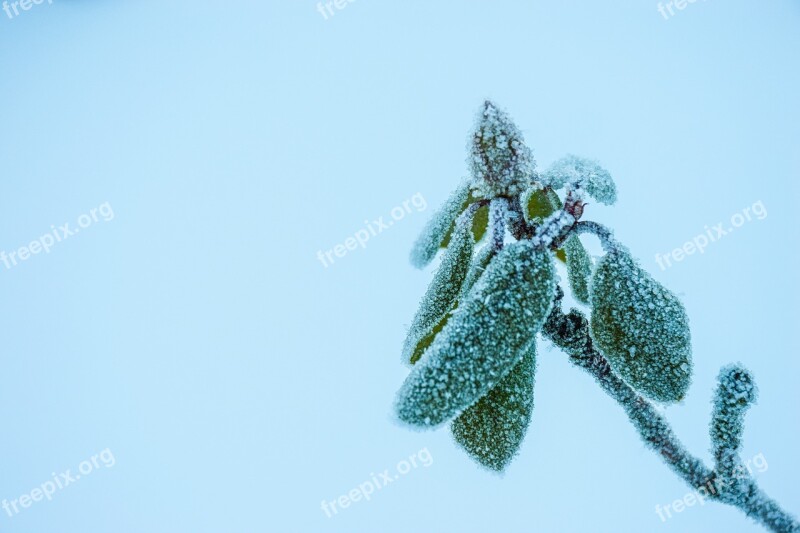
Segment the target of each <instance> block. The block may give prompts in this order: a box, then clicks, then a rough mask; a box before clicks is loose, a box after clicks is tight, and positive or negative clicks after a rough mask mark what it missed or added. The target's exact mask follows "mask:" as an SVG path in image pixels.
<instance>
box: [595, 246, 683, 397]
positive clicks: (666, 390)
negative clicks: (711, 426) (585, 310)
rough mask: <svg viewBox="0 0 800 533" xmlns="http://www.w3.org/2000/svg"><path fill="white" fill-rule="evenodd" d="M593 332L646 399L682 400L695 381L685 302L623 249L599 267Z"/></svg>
mask: <svg viewBox="0 0 800 533" xmlns="http://www.w3.org/2000/svg"><path fill="white" fill-rule="evenodd" d="M590 301H591V306H592V317H591V333H592V339H594V341H595V343H596V344H597V346H598V348H599V349H600V351H601V352H602V353H603V355H605V356H606V358H608V360H609V362H610V363H611V366H612V367H613V368H614V370H615V371H616V372H617V373H618V374H619V375H620V376H621V377H622V378H623V379H624V380H625V381H627V382H628V383H629V384H630V385H631V386H632V387H633V388H634V389H636V390H637V391H639V392H640V393H641V394H644V395H645V396H648V397H650V398H652V399H654V400H658V401H661V402H674V401H678V400H681V399H682V398H683V396H684V395H685V394H686V391H687V389H688V388H689V383H690V379H691V342H690V334H689V321H688V318H687V316H686V311H685V310H684V308H683V304H681V302H680V300H678V298H677V297H676V296H675V295H674V294H672V293H671V292H670V291H669V290H667V289H666V288H665V287H664V286H662V285H661V284H660V283H658V282H657V281H656V280H654V279H653V278H652V277H651V276H650V275H649V274H648V273H647V272H645V271H644V270H642V268H641V267H640V266H639V265H638V264H637V263H636V261H635V260H634V259H633V258H632V257H631V256H630V254H629V253H628V251H627V250H626V249H624V248H622V247H619V248H617V249H616V250H615V251H612V252H609V253H607V254H606V255H605V256H604V257H603V258H602V259H601V260H600V262H599V264H598V265H597V269H596V270H595V272H594V276H593V278H592V282H591V287H590Z"/></svg>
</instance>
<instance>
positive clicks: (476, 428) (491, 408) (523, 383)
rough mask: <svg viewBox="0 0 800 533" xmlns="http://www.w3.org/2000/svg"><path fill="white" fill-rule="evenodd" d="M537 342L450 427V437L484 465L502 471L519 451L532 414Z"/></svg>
mask: <svg viewBox="0 0 800 533" xmlns="http://www.w3.org/2000/svg"><path fill="white" fill-rule="evenodd" d="M535 371H536V342H532V343H531V346H530V348H529V349H528V350H527V351H526V352H525V355H524V356H523V358H522V360H521V361H520V362H519V363H517V364H516V366H515V367H514V368H513V370H511V372H509V374H508V375H507V376H506V377H504V378H503V379H502V380H501V381H500V383H498V384H497V386H495V387H494V388H493V389H492V390H490V391H489V393H488V394H487V395H486V396H484V397H483V398H481V399H480V400H478V403H476V404H475V405H473V406H471V407H469V408H468V409H467V410H466V411H464V412H463V413H461V415H459V416H458V418H456V419H455V420H453V423H452V425H451V430H452V432H453V437H455V440H456V442H457V443H458V444H459V445H460V446H462V447H463V448H464V449H465V450H466V451H467V453H468V454H469V455H471V456H472V457H473V458H474V459H475V460H476V461H478V462H479V463H480V464H482V465H483V466H485V467H487V468H490V469H492V470H496V471H498V472H501V471H503V470H504V469H505V467H506V466H508V464H509V463H510V462H511V460H512V459H513V458H514V456H515V455H516V453H517V451H518V450H519V447H520V445H521V444H522V440H523V438H524V437H525V433H526V432H527V430H528V425H529V423H530V420H531V412H532V411H533V381H534V374H535Z"/></svg>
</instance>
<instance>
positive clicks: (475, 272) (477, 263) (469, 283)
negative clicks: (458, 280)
mask: <svg viewBox="0 0 800 533" xmlns="http://www.w3.org/2000/svg"><path fill="white" fill-rule="evenodd" d="M496 254H497V252H496V251H495V249H494V248H493V247H492V246H491V245H486V246H484V247H483V248H481V249H480V250H478V252H477V253H476V254H475V257H473V258H472V264H471V265H470V267H469V271H467V277H466V278H465V279H464V285H463V286H462V287H461V297H460V300H462V301H463V300H464V299H466V297H467V294H469V291H470V289H472V287H473V286H474V285H475V283H476V282H477V281H478V280H479V279H480V277H481V276H482V275H483V273H484V272H485V271H486V268H487V267H488V266H489V263H490V262H491V260H492V258H494V256H495V255H496Z"/></svg>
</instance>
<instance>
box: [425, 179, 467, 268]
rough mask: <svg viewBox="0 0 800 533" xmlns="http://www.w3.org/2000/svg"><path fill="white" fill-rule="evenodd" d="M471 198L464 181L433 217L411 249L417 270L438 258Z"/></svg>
mask: <svg viewBox="0 0 800 533" xmlns="http://www.w3.org/2000/svg"><path fill="white" fill-rule="evenodd" d="M469 197H470V186H469V182H468V181H467V180H464V181H463V182H462V183H461V184H460V185H459V186H458V188H457V189H456V190H455V191H453V192H452V193H451V194H450V197H449V198H447V201H445V203H444V205H443V206H442V207H440V208H439V210H438V211H437V212H436V213H435V214H434V215H433V218H432V219H431V220H430V221H429V222H428V224H427V225H426V226H425V228H424V229H423V230H422V233H421V234H420V236H419V237H418V238H417V241H416V242H415V243H414V246H413V248H412V249H411V264H412V265H414V266H415V267H417V268H424V267H425V266H426V265H428V264H429V263H430V262H431V261H432V260H433V258H434V257H435V256H436V252H438V251H439V245H440V244H441V242H442V241H443V240H444V238H445V236H446V235H447V233H448V232H449V231H450V228H451V227H452V226H453V222H454V221H455V219H456V218H457V217H458V215H459V213H461V211H462V210H463V208H464V204H465V202H467V200H468V199H469Z"/></svg>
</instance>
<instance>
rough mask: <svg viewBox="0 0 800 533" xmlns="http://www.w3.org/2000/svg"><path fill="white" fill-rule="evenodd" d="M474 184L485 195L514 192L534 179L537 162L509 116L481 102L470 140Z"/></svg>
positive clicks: (526, 186) (524, 187) (487, 102)
mask: <svg viewBox="0 0 800 533" xmlns="http://www.w3.org/2000/svg"><path fill="white" fill-rule="evenodd" d="M468 163H469V168H470V170H471V172H472V179H473V183H474V184H475V186H476V188H477V189H478V190H479V191H481V192H482V193H483V195H484V196H485V197H487V198H491V197H494V196H501V195H509V196H512V195H516V194H520V193H521V192H523V191H524V190H525V189H527V188H528V187H530V186H531V185H532V184H533V182H534V180H535V179H536V162H535V161H534V159H533V155H532V153H531V150H530V148H528V147H527V146H526V145H525V141H524V139H523V137H522V132H521V131H519V129H517V126H516V125H515V124H514V122H513V121H512V120H511V118H510V117H509V116H508V115H507V114H506V113H505V112H503V111H501V110H500V109H498V108H497V107H496V106H495V105H494V104H493V103H491V102H489V101H488V100H487V101H486V102H484V105H483V107H482V109H481V112H480V114H479V115H478V121H477V124H476V127H475V132H474V133H473V135H472V139H471V140H470V156H469V159H468Z"/></svg>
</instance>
